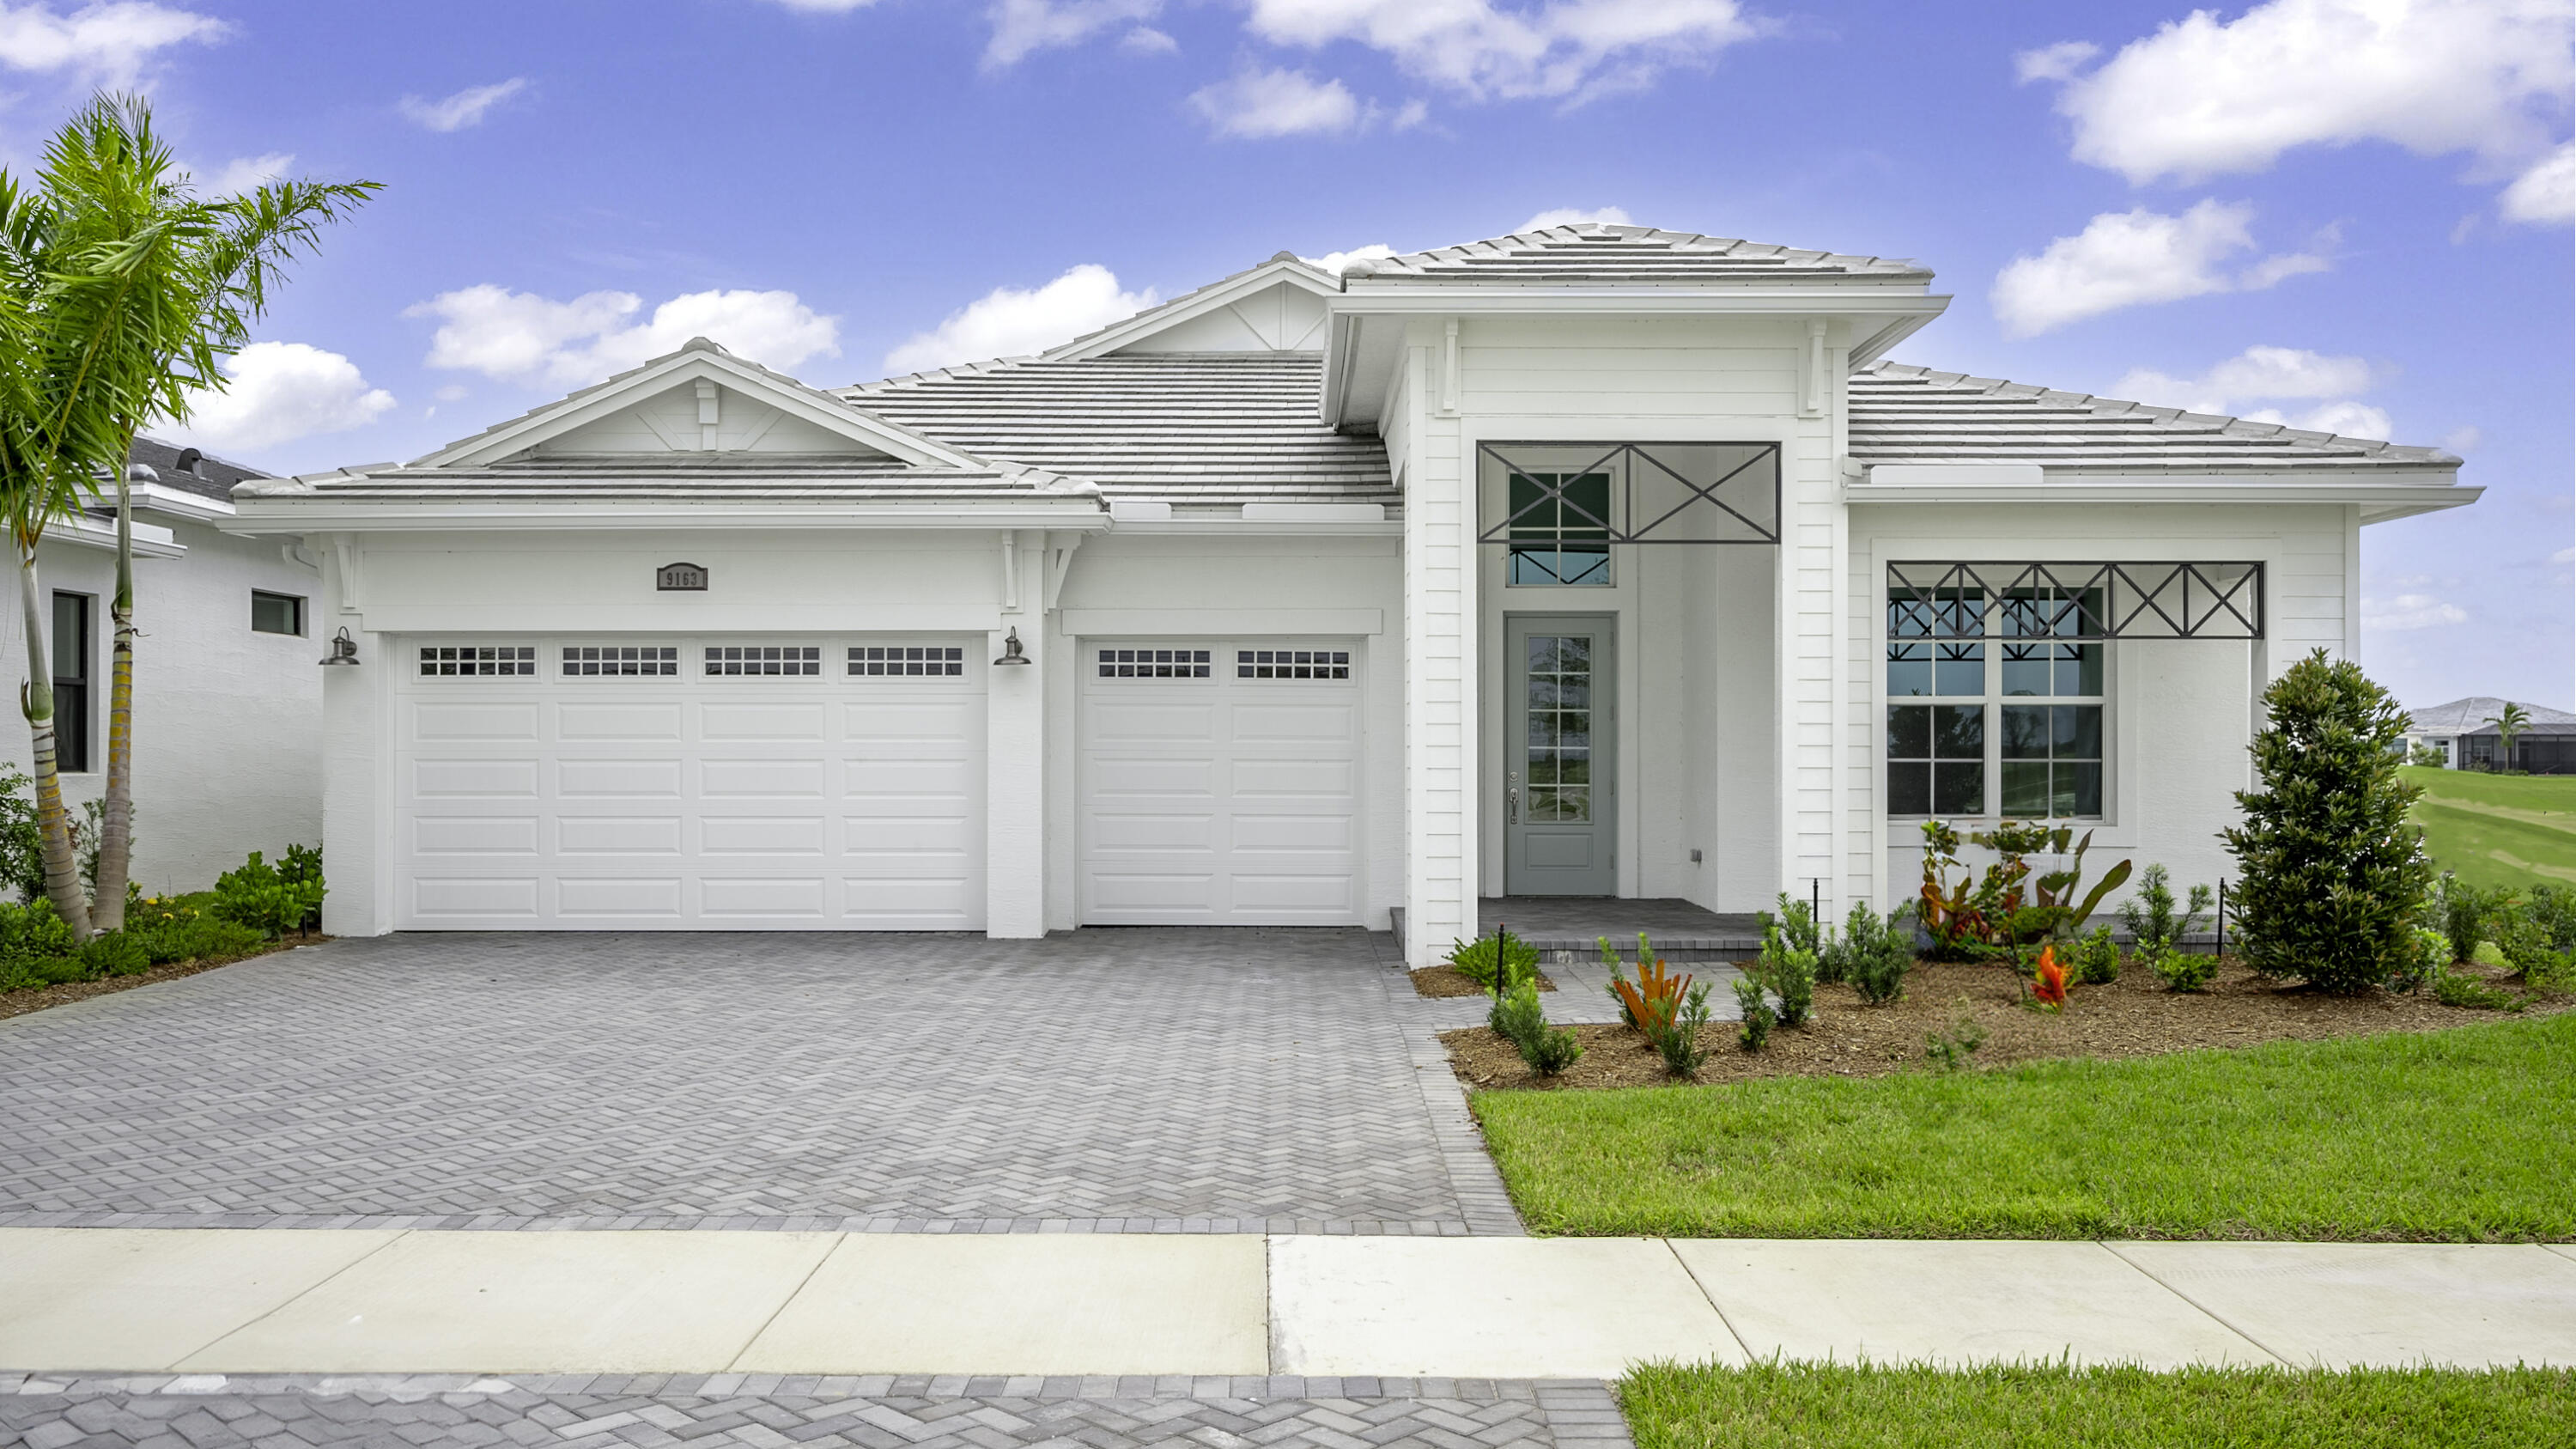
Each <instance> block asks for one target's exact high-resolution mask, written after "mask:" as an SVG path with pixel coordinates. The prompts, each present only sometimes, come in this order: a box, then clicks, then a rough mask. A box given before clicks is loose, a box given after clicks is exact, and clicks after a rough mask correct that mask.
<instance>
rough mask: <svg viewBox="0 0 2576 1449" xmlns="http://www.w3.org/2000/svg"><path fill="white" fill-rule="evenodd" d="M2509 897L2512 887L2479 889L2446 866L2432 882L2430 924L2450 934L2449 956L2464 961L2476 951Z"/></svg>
mask: <svg viewBox="0 0 2576 1449" xmlns="http://www.w3.org/2000/svg"><path fill="white" fill-rule="evenodd" d="M2512 900H2513V892H2512V891H2509V890H2506V889H2504V888H2503V887H2501V886H2498V887H2494V888H2491V889H2486V890H2481V889H2479V888H2478V887H2476V886H2473V885H2470V884H2469V883H2468V882H2466V881H2464V880H2462V879H2460V878H2459V877H2458V876H2456V875H2453V874H2451V873H2450V872H2449V871H2447V870H2446V871H2444V872H2442V874H2441V876H2440V878H2439V879H2437V880H2435V881H2434V882H2433V893H2432V896H2431V899H2430V902H2429V905H2428V914H2430V916H2431V917H2432V920H2431V921H2430V922H2429V924H2431V925H2432V926H2433V928H2434V929H2436V930H2438V931H2440V932H2441V933H2442V934H2443V935H2444V936H2445V937H2447V938H2449V940H2450V943H2451V960H2452V961H2466V960H2469V959H2471V958H2473V957H2475V956H2476V955H2477V954H2478V943H2479V942H2480V941H2483V940H2486V939H2488V930H2489V928H2490V926H2491V925H2492V923H2493V922H2494V921H2495V918H2496V917H2497V916H2498V915H2499V914H2501V913H2502V912H2503V911H2504V910H2505V909H2506V907H2507V906H2508V905H2509V904H2510V903H2511V902H2512ZM2444 964H2445V965H2448V964H2449V963H2448V962H2445V963H2444Z"/></svg>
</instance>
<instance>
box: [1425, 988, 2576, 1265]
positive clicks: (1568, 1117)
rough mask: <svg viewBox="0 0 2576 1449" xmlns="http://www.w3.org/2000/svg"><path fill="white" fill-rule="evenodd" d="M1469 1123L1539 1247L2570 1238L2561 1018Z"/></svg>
mask: <svg viewBox="0 0 2576 1449" xmlns="http://www.w3.org/2000/svg"><path fill="white" fill-rule="evenodd" d="M1472 1103H1473V1106H1474V1108H1475V1112H1476V1117H1477V1120H1478V1121H1479V1122H1481V1123H1482V1124H1483V1126H1484V1129H1485V1137H1486V1141H1487V1142H1488V1144H1489V1145H1490V1146H1491V1148H1492V1150H1493V1155H1494V1161H1495V1163H1496V1165H1497V1166H1498V1167H1500V1168H1501V1170H1502V1175H1503V1181H1504V1182H1505V1184H1506V1185H1507V1186H1508V1187H1509V1188H1510V1189H1511V1194H1512V1200H1513V1202H1514V1203H1515V1204H1517V1205H1518V1207H1519V1208H1520V1211H1521V1216H1522V1219H1523V1220H1524V1221H1525V1222H1527V1223H1528V1225H1529V1227H1530V1229H1531V1230H1532V1231H1534V1232H1540V1233H1566V1234H1608V1235H1621V1234H1648V1235H1659V1236H1668V1237H1773V1238H1805V1237H1836V1238H1863V1237H1901V1238H2093V1237H2114V1238H2117V1237H2137V1238H2280V1239H2299V1240H2332V1239H2364V1240H2398V1241H2422V1242H2499V1241H2533V1240H2567V1239H2571V1238H2576V1192H2571V1191H2570V1190H2569V1188H2568V1184H2569V1183H2571V1182H2576V1015H2563V1016H2556V1017H2551V1018H2548V1019H2545V1020H2533V1021H2507V1022H2501V1023H2497V1024H2494V1025H2487V1026H2474V1027H2463V1028H2459V1029H2456V1030H2451V1031H2442V1032H2423V1033H2396V1034H2391V1035H2386V1036H2368V1037H2347V1038H2343V1039H2341V1040H2337V1041H2327V1042H2275V1043H2271V1044H2269V1045H2266V1046H2260V1047H2252V1048H2248V1049H2245V1050H2242V1051H2202V1052H2184V1053H2178V1054H2176V1055H2173V1056H2165V1057H2147V1058H2135V1059H2130V1060H2126V1061H2091V1060H2079V1061H2053V1062H2033V1063H2029V1064H2025V1065H2022V1066H2016V1067H2010V1068H2003V1069H1999V1070H1995V1071H1989V1072H1965V1073H1959V1074H1954V1075H1932V1074H1922V1075H1910V1076H1898V1077H1878V1078H1868V1079H1860V1080H1848V1079H1835V1078H1817V1077H1791V1078H1775V1079H1772V1080H1768V1081H1757V1082H1742V1083H1737V1084H1734V1085H1730V1086H1724V1087H1688V1086H1684V1087H1642V1088H1631V1089H1625V1090H1618V1091H1586V1092H1485V1093H1478V1094H1476V1095H1475V1097H1474V1098H1473V1099H1472Z"/></svg>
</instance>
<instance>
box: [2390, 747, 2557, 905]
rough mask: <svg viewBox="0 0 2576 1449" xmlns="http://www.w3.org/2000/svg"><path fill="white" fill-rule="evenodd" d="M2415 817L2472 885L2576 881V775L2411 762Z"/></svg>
mask: <svg viewBox="0 0 2576 1449" xmlns="http://www.w3.org/2000/svg"><path fill="white" fill-rule="evenodd" d="M2402 773H2403V774H2404V775H2405V777H2406V778H2407V779H2408V780H2409V781H2411V782H2413V783H2414V784H2417V785H2421V786H2423V787H2424V798H2423V799H2422V800H2420V801H2418V802H2416V806H2415V823H2416V824H2418V825H2420V826H2422V827H2423V828H2424V843H2425V845H2426V846H2427V847H2429V848H2430V849H2431V850H2432V852H2433V859H2434V861H2435V862H2436V863H2438V864H2439V865H2441V866H2442V867H2443V868H2444V869H2446V870H2453V871H2457V872H2459V875H2460V878H2461V879H2462V880H2465V881H2467V882H2469V883H2470V884H2471V885H2481V886H2514V887H2526V886H2533V885H2576V775H2485V774H2479V773H2477V772H2475V771H2468V770H2435V769H2427V768H2424V767H2422V766H2408V767H2407V768H2406V769H2405V770H2404V771H2403V772H2402Z"/></svg>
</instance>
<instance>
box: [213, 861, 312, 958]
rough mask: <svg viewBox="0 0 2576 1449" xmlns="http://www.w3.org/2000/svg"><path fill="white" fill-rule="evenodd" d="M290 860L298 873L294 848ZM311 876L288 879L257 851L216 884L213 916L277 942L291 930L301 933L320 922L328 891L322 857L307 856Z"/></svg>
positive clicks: (298, 862)
mask: <svg viewBox="0 0 2576 1449" xmlns="http://www.w3.org/2000/svg"><path fill="white" fill-rule="evenodd" d="M287 859H288V861H289V862H290V863H291V864H295V865H297V866H298V868H299V870H301V869H304V868H306V862H305V861H299V860H298V859H297V856H296V850H295V847H292V846H290V847H288V850H287ZM308 859H309V862H310V864H309V869H310V871H311V874H310V875H309V876H307V877H306V878H303V879H289V878H288V877H287V876H286V875H285V874H284V873H282V872H281V871H279V870H278V868H277V867H275V866H273V865H270V864H269V863H268V862H267V861H265V860H262V859H261V858H260V853H259V852H258V851H256V850H254V851H252V852H251V853H250V859H249V860H247V861H244V862H243V863H242V866H241V868H240V869H239V870H229V871H226V872H224V874H223V875H222V876H220V877H218V878H217V879H216V881H215V904H214V914H215V915H216V916H218V917H221V918H222V919H224V920H227V921H236V922H239V923H240V924H242V925H245V926H248V927H250V928H251V929H252V930H255V931H257V932H259V933H260V934H261V935H263V936H265V937H268V938H270V939H272V940H273V939H275V938H277V937H279V936H282V935H285V934H286V933H287V932H289V931H301V930H303V929H304V923H305V922H306V921H308V920H310V921H318V920H319V919H320V913H321V910H322V897H323V896H324V895H325V894H327V893H328V888H327V887H326V886H324V885H323V883H322V875H321V855H320V852H318V851H317V852H313V853H311V854H310V856H309V857H308Z"/></svg>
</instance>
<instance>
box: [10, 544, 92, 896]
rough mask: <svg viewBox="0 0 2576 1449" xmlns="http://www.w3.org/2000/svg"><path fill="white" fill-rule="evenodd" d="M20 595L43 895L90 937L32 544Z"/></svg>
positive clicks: (24, 702)
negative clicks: (58, 751)
mask: <svg viewBox="0 0 2576 1449" xmlns="http://www.w3.org/2000/svg"><path fill="white" fill-rule="evenodd" d="M18 599H19V602H20V603H21V604H23V605H24V606H25V608H26V614H27V683H26V686H25V687H24V689H22V690H21V691H20V694H19V704H20V708H21V709H22V710H23V711H24V712H25V714H26V716H27V728H28V731H29V733H30V734H31V735H32V736H33V740H34V754H35V757H36V758H35V765H36V769H35V775H36V831H37V834H38V836H39V837H40V838H41V840H42V842H43V846H44V857H45V896H46V898H47V899H49V900H51V901H52V902H53V903H54V912H55V914H57V915H59V916H61V917H62V918H63V920H64V922H65V923H66V924H68V925H70V927H71V928H72V939H73V940H75V941H86V940H88V939H89V938H90V926H89V898H88V896H87V895H86V894H84V893H83V892H82V890H81V878H80V861H79V859H78V858H77V857H75V856H74V855H73V853H72V834H71V820H70V817H69V816H67V815H65V814H64V813H63V777H62V773H61V770H60V768H59V766H58V765H57V763H56V761H55V757H54V748H55V747H54V673H53V660H52V659H50V658H48V657H47V650H46V648H45V644H46V641H47V639H48V638H49V637H50V635H51V631H50V630H49V629H48V628H47V627H46V626H47V625H48V624H49V623H50V622H51V621H50V620H48V619H47V618H46V617H45V611H44V608H43V607H42V595H41V594H40V593H39V592H38V590H37V588H36V549H35V546H34V545H33V544H29V543H21V544H19V546H18Z"/></svg>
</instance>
